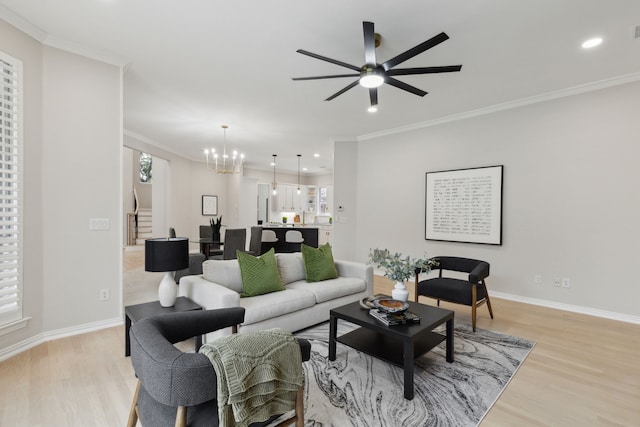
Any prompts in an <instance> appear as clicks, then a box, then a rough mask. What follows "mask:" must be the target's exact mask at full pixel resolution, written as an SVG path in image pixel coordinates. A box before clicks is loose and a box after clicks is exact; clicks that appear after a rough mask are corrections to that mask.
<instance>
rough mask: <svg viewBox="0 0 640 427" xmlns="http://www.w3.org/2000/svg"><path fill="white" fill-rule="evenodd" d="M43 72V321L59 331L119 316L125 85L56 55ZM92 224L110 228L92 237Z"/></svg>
mask: <svg viewBox="0 0 640 427" xmlns="http://www.w3.org/2000/svg"><path fill="white" fill-rule="evenodd" d="M43 65H44V67H43V87H44V90H43V98H42V105H43V140H42V142H43V143H42V173H43V177H44V178H45V179H44V180H43V183H42V201H43V203H42V224H43V232H42V235H41V236H40V242H41V244H42V246H43V251H44V257H43V278H44V282H43V296H44V310H43V314H44V328H45V329H46V330H57V329H61V328H66V327H71V326H75V325H78V324H84V323H91V322H97V321H103V320H105V319H117V318H118V317H119V316H120V313H121V308H122V301H121V299H120V294H121V289H122V276H121V275H120V271H121V268H122V267H121V266H122V249H121V242H122V239H121V237H122V234H121V230H122V228H121V223H120V220H121V202H122V199H121V198H120V191H121V176H122V173H121V162H122V97H121V94H122V89H121V88H122V81H121V70H120V68H119V67H115V66H112V65H107V64H105V63H102V62H98V61H94V60H89V59H86V58H83V57H80V56H77V55H74V54H70V53H67V52H63V51H61V50H58V49H55V48H49V47H45V48H44V49H43ZM25 119H26V120H27V123H29V118H28V117H26V118H25ZM26 143H27V144H28V141H27V142H26ZM90 218H108V219H109V220H110V223H111V225H110V229H109V230H107V231H90V230H89V220H90ZM26 256H28V255H26ZM101 289H109V290H110V293H111V299H109V300H108V301H100V300H99V294H100V290H101Z"/></svg>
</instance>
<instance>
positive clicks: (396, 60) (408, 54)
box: [382, 33, 449, 70]
mask: <svg viewBox="0 0 640 427" xmlns="http://www.w3.org/2000/svg"><path fill="white" fill-rule="evenodd" d="M448 39H449V36H448V35H446V34H445V33H440V34H438V35H437V36H434V37H432V38H430V39H429V40H427V41H426V42H422V43H420V44H419V45H417V46H415V47H412V48H411V49H409V50H407V51H405V52H403V53H401V54H400V55H398V56H395V57H393V58H391V59H390V60H388V61H386V62H385V63H384V64H382V68H384V69H385V70H390V69H391V68H393V67H395V66H396V65H398V64H401V63H403V62H405V61H407V60H409V59H411V58H413V57H414V56H416V55H419V54H421V53H422V52H424V51H425V50H428V49H431V48H432V47H434V46H437V45H439V44H440V43H442V42H444V41H446V40H448Z"/></svg>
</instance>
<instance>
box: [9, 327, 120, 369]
mask: <svg viewBox="0 0 640 427" xmlns="http://www.w3.org/2000/svg"><path fill="white" fill-rule="evenodd" d="M123 323H124V321H123V320H122V318H121V317H116V318H113V319H105V320H101V321H98V322H92V323H85V324H84V325H78V326H72V327H69V328H63V329H58V330H55V331H49V332H43V333H40V334H38V335H35V336H33V337H30V338H27V339H26V340H24V341H21V342H19V343H16V344H13V345H10V346H9V347H6V348H3V349H0V362H1V361H3V360H6V359H9V358H10V357H13V356H15V355H16V354H19V353H22V352H23V351H27V350H29V349H31V348H33V347H35V346H37V345H40V344H42V343H45V342H48V341H53V340H57V339H59V338H66V337H70V336H73V335H80V334H86V333H88V332H94V331H98V330H100V329H106V328H111V327H114V326H120V325H122V324H123Z"/></svg>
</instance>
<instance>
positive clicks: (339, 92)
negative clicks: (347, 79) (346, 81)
mask: <svg viewBox="0 0 640 427" xmlns="http://www.w3.org/2000/svg"><path fill="white" fill-rule="evenodd" d="M357 85H358V80H356V81H355V82H353V83H351V84H350V85H348V86H346V87H344V88H342V89H340V90H339V91H337V92H336V93H334V94H333V95H331V96H330V97H328V98H327V99H325V101H331V100H332V99H333V98H337V97H338V96H340V95H342V94H343V93H345V92H346V91H348V90H349V89H351V88H353V87H355V86H357Z"/></svg>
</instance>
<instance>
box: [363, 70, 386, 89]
mask: <svg viewBox="0 0 640 427" xmlns="http://www.w3.org/2000/svg"><path fill="white" fill-rule="evenodd" d="M383 83H384V77H383V76H382V75H381V74H380V73H378V71H377V70H376V69H375V68H366V69H364V70H362V73H360V86H362V87H366V88H369V89H371V88H375V87H380V86H382V84H383Z"/></svg>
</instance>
